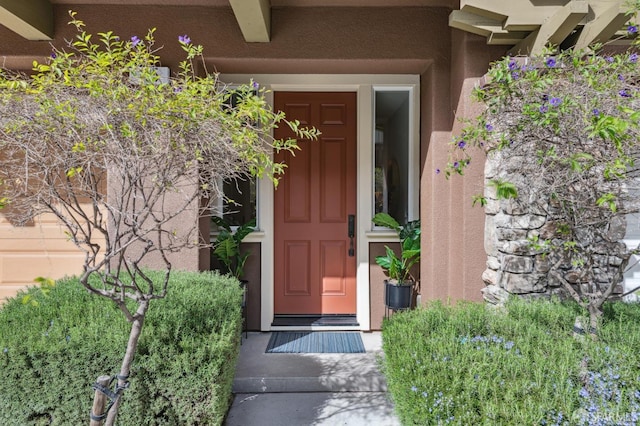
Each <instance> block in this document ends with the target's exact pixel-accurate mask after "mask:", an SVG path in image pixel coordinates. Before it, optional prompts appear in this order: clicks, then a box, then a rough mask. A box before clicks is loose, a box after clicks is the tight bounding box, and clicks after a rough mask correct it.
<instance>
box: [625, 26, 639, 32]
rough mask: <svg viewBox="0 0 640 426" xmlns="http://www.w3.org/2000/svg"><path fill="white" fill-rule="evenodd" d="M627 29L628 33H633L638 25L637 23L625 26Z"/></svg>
mask: <svg viewBox="0 0 640 426" xmlns="http://www.w3.org/2000/svg"><path fill="white" fill-rule="evenodd" d="M627 31H628V32H629V34H635V33H637V32H638V26H637V25H629V26H628V27H627Z"/></svg>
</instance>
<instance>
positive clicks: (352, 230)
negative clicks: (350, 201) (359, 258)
mask: <svg viewBox="0 0 640 426" xmlns="http://www.w3.org/2000/svg"><path fill="white" fill-rule="evenodd" d="M347 232H348V236H349V257H353V256H355V255H356V251H355V249H354V248H353V238H354V237H355V236H356V215H354V214H350V215H349V220H348V230H347Z"/></svg>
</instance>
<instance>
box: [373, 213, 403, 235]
mask: <svg viewBox="0 0 640 426" xmlns="http://www.w3.org/2000/svg"><path fill="white" fill-rule="evenodd" d="M372 221H373V224H374V225H376V226H384V227H386V228H391V229H393V230H395V231H400V224H399V223H398V221H397V220H395V219H394V218H393V217H391V215H389V214H387V213H377V214H376V215H375V216H373V219H372Z"/></svg>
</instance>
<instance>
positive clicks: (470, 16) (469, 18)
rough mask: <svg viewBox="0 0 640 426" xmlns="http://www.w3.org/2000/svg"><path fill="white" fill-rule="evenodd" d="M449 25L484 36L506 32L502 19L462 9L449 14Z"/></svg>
mask: <svg viewBox="0 0 640 426" xmlns="http://www.w3.org/2000/svg"><path fill="white" fill-rule="evenodd" d="M449 26H450V27H453V28H457V29H459V30H462V31H467V32H470V33H473V34H478V35H481V36H484V37H489V36H490V35H491V34H493V33H497V32H506V31H504V30H503V29H502V22H501V21H498V20H496V19H493V18H487V17H485V16H479V15H476V14H474V13H469V12H465V11H462V10H454V11H452V12H451V13H450V14H449Z"/></svg>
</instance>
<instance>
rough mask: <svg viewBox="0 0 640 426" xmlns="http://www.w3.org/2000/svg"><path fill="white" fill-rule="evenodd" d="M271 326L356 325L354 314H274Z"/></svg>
mask: <svg viewBox="0 0 640 426" xmlns="http://www.w3.org/2000/svg"><path fill="white" fill-rule="evenodd" d="M271 325H273V326H294V327H295V326H297V327H302V326H312V325H317V326H329V327H358V326H359V324H358V320H356V316H355V315H276V316H275V317H274V318H273V322H272V323H271Z"/></svg>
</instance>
